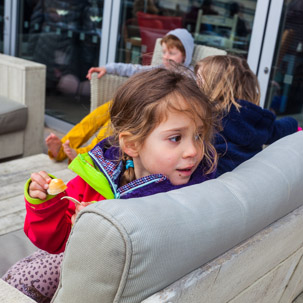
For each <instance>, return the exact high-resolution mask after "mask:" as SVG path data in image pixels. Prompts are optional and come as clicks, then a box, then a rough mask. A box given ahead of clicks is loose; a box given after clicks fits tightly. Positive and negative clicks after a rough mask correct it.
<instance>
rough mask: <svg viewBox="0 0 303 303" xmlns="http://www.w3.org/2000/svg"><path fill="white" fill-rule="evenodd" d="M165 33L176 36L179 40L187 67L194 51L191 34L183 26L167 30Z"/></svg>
mask: <svg viewBox="0 0 303 303" xmlns="http://www.w3.org/2000/svg"><path fill="white" fill-rule="evenodd" d="M166 35H173V36H176V37H177V38H178V39H179V40H180V41H181V43H182V44H183V47H184V49H185V61H184V65H185V66H186V67H188V66H189V65H190V63H191V60H192V56H193V51H194V38H193V37H192V35H191V34H190V33H189V32H188V30H186V29H185V28H177V29H174V30H172V31H170V32H168V33H167V34H166Z"/></svg>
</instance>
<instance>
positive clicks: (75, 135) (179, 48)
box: [45, 28, 194, 161]
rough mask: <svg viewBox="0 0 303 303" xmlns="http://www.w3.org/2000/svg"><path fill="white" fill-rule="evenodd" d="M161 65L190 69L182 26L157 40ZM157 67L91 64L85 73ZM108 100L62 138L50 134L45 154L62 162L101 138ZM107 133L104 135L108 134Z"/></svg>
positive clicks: (189, 41)
mask: <svg viewBox="0 0 303 303" xmlns="http://www.w3.org/2000/svg"><path fill="white" fill-rule="evenodd" d="M161 47H162V64H161V66H162V67H163V66H164V67H166V68H167V67H169V64H170V61H174V62H176V63H179V64H183V65H184V66H185V67H188V68H190V69H192V70H193V67H192V66H191V65H190V64H191V61H192V55H193V50H194V39H193V37H192V35H191V34H190V33H189V32H188V31H187V30H186V29H184V28H177V29H174V30H172V31H170V32H168V33H167V34H166V35H165V36H164V37H163V38H162V39H161ZM155 67H159V66H150V65H144V66H143V65H140V64H126V63H109V64H106V65H105V66H104V67H92V68H91V69H90V70H89V71H88V74H87V78H88V79H91V74H92V73H94V72H97V73H98V78H101V77H102V76H103V75H105V74H106V73H108V74H115V75H120V76H127V77H130V76H132V75H134V74H135V73H137V72H140V71H146V70H150V69H152V68H155ZM109 106H110V102H107V103H105V104H103V105H101V106H99V107H97V108H96V109H95V110H94V111H92V112H91V113H90V114H88V115H87V116H86V117H84V118H83V119H82V120H81V121H80V122H79V123H78V124H76V125H75V126H74V127H73V128H72V129H71V130H70V131H69V132H68V133H67V134H66V135H65V136H64V137H63V138H62V139H60V138H59V137H58V136H56V135H55V134H53V133H51V134H50V135H49V136H48V137H47V138H46V139H45V143H46V145H47V147H48V154H49V156H50V157H51V158H52V159H55V160H56V161H63V160H64V159H66V157H68V158H69V160H70V161H71V160H73V159H74V158H75V157H76V156H77V154H79V153H85V152H88V151H89V150H91V149H92V148H93V147H94V146H95V145H96V144H97V143H98V142H99V141H100V140H101V139H104V137H105V134H106V133H107V131H106V130H107V127H106V125H108V124H109V122H110V117H109V111H108V108H109ZM97 131H98V135H97V136H96V137H95V138H94V139H93V140H92V141H91V143H90V144H88V145H87V146H85V147H81V146H82V145H83V144H84V143H86V142H87V141H88V140H89V138H91V137H92V136H93V135H94V134H95V133H96V132H97ZM108 135H109V134H107V136H108Z"/></svg>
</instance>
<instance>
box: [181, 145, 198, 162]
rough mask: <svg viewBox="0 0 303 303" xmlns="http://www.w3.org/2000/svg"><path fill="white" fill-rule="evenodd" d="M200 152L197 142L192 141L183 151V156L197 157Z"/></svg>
mask: <svg viewBox="0 0 303 303" xmlns="http://www.w3.org/2000/svg"><path fill="white" fill-rule="evenodd" d="M197 154H198V146H197V142H190V143H188V144H186V146H185V149H184V152H183V158H188V157H191V158H193V157H196V156H197Z"/></svg>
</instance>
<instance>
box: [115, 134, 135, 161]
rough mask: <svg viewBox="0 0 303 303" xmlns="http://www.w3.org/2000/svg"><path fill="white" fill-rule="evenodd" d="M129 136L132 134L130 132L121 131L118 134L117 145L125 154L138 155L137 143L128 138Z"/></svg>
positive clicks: (133, 156)
mask: <svg viewBox="0 0 303 303" xmlns="http://www.w3.org/2000/svg"><path fill="white" fill-rule="evenodd" d="M131 137H132V134H131V133H130V132H122V133H121V134H120V135H119V145H120V147H121V149H122V151H123V152H124V153H125V154H127V155H129V156H130V157H132V158H136V157H138V154H139V149H138V146H137V144H136V143H135V142H132V141H131V140H130V138H131Z"/></svg>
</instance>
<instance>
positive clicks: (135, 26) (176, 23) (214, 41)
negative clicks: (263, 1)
mask: <svg viewBox="0 0 303 303" xmlns="http://www.w3.org/2000/svg"><path fill="white" fill-rule="evenodd" d="M121 3H122V4H121V5H122V9H121V16H120V20H121V24H120V31H119V32H120V33H121V35H119V36H118V39H119V41H118V46H119V47H118V49H117V53H116V62H127V63H141V64H149V63H150V57H151V53H152V51H153V48H154V43H155V40H156V38H159V37H162V36H163V35H165V34H166V33H167V32H168V31H170V30H171V29H174V28H178V27H183V28H187V29H188V30H189V31H190V32H191V33H192V35H193V37H194V38H195V43H196V44H204V45H209V46H214V47H217V48H222V49H226V50H228V51H229V52H230V53H236V54H241V55H242V56H244V57H247V53H248V48H249V42H250V36H251V30H252V25H253V21H254V16H255V9H256V3H257V1H256V0H244V1H237V2H232V1H228V0H222V1H209V0H204V1H203V0H134V1H129V0H121ZM148 57H149V58H148Z"/></svg>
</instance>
